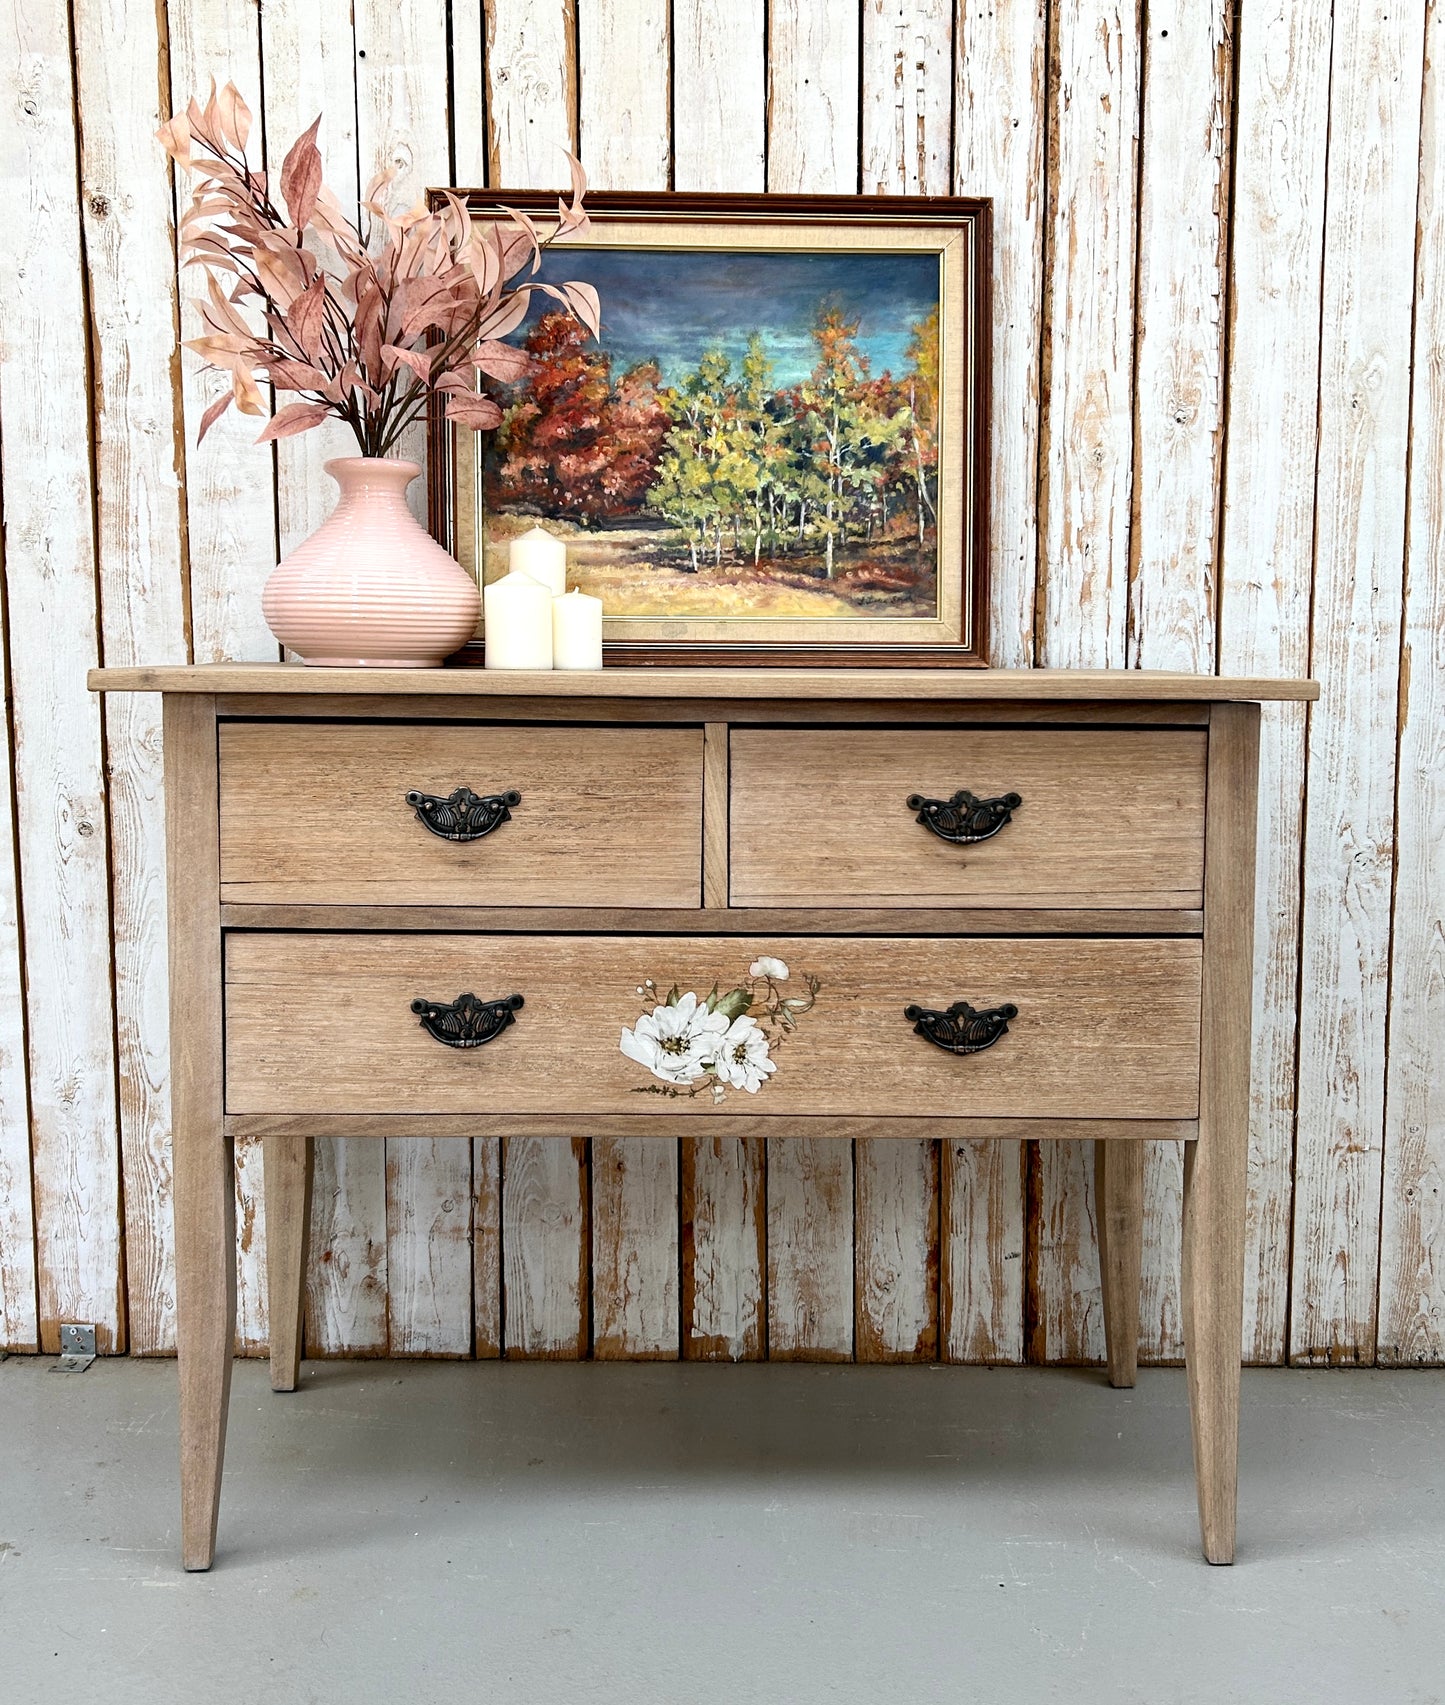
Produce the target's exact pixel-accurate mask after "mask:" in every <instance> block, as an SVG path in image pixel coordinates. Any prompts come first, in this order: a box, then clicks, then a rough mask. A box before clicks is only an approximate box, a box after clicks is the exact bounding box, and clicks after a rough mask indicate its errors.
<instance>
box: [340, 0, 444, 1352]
mask: <svg viewBox="0 0 1445 1705" xmlns="http://www.w3.org/2000/svg"><path fill="white" fill-rule="evenodd" d="M355 20H356V22H355V29H356V48H357V54H356V59H355V65H356V142H357V153H358V158H359V162H360V176H361V177H362V179H363V180H369V179H370V177H371V175H372V173H373V172H374V171H375V170H376V169H377V167H378V166H380V165H383V164H384V165H389V166H394V167H396V168H397V170H398V176H397V178H396V180H395V182H394V183H393V184H392V185H391V187H390V189H389V191H388V194H389V195H390V196H391V197H392V198H393V199H394V201H395V202H396V203H397V204H398V205H401V206H407V205H410V204H411V203H413V202H416V201H418V200H419V199H420V198H421V196H422V194H423V192H424V191H425V190H426V188H427V187H428V185H432V184H438V183H443V182H446V181H448V180H449V179H450V177H451V139H450V137H449V135H448V132H447V119H446V102H445V100H444V99H443V98H442V96H443V92H444V91H445V89H446V86H447V9H446V4H445V0H412V3H410V4H408V5H406V6H402V7H398V6H395V5H389V4H385V3H384V0H361V3H359V4H357V5H356V7H355ZM363 54H364V57H363ZM424 447H425V431H424V429H423V428H422V427H421V426H417V427H415V428H413V429H412V431H411V432H410V434H408V436H407V437H406V438H405V439H404V440H403V441H402V442H401V443H400V444H399V445H398V451H399V453H400V454H401V455H403V456H406V457H409V458H410V459H412V460H414V461H416V462H418V463H422V462H424V461H425V459H426V458H425V453H424ZM422 483H423V482H418V483H417V485H415V486H413V488H412V490H411V492H410V493H409V494H408V496H409V499H410V501H412V502H413V504H414V505H415V504H419V503H420V502H422V501H423V493H422V491H421V485H422ZM399 1146H400V1148H401V1150H402V1152H401V1153H395V1152H393V1145H392V1144H391V1143H388V1146H387V1155H386V1249H387V1262H386V1266H387V1295H388V1308H387V1341H388V1343H389V1344H390V1345H391V1347H392V1349H393V1351H396V1350H397V1349H398V1348H399V1347H402V1346H405V1347H406V1348H405V1353H407V1354H422V1353H428V1352H430V1351H435V1352H437V1353H441V1354H453V1355H455V1354H463V1353H467V1352H468V1351H469V1350H470V1346H471V1334H472V1255H471V1249H470V1236H471V1196H472V1181H471V1148H470V1145H469V1144H466V1143H445V1142H433V1141H431V1140H430V1139H428V1138H423V1137H417V1138H410V1139H407V1140H405V1141H403V1142H401V1143H400V1145H399ZM373 1164H375V1162H373Z"/></svg>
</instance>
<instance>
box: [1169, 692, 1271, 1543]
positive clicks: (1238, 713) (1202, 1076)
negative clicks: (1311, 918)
mask: <svg viewBox="0 0 1445 1705" xmlns="http://www.w3.org/2000/svg"><path fill="white" fill-rule="evenodd" d="M1258 760H1259V706H1258V705H1215V706H1214V707H1213V708H1212V710H1211V712H1210V718H1209V774H1208V785H1207V800H1208V803H1207V806H1206V816H1205V848H1204V983H1203V1028H1202V1031H1201V1038H1200V1061H1199V1140H1198V1141H1197V1142H1193V1143H1189V1144H1187V1145H1186V1147H1185V1151H1184V1250H1183V1256H1184V1270H1183V1310H1184V1359H1185V1364H1186V1366H1187V1368H1188V1372H1189V1415H1190V1421H1191V1423H1192V1425H1193V1429H1194V1477H1195V1483H1196V1487H1197V1490H1198V1494H1199V1526H1200V1531H1201V1535H1202V1538H1203V1543H1204V1555H1205V1557H1206V1558H1208V1560H1209V1561H1210V1562H1211V1563H1232V1562H1233V1561H1234V1529H1235V1507H1236V1501H1237V1483H1238V1463H1239V1361H1240V1339H1241V1336H1242V1332H1243V1325H1244V1216H1245V1184H1246V1168H1247V1160H1248V1150H1249V1056H1250V1008H1251V1002H1252V996H1253V964H1254V858H1255V797H1256V790H1257V778H1258Z"/></svg>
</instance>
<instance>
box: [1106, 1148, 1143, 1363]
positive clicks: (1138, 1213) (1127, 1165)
mask: <svg viewBox="0 0 1445 1705" xmlns="http://www.w3.org/2000/svg"><path fill="white" fill-rule="evenodd" d="M1145 1149H1146V1145H1145V1144H1143V1143H1110V1142H1095V1144H1094V1200H1095V1202H1096V1203H1097V1204H1098V1216H1099V1218H1098V1239H1099V1283H1100V1289H1101V1291H1102V1293H1103V1301H1104V1356H1105V1360H1106V1361H1107V1362H1108V1364H1109V1384H1110V1385H1113V1386H1118V1387H1128V1386H1131V1385H1133V1383H1134V1379H1135V1374H1136V1372H1137V1368H1138V1361H1139V1302H1140V1281H1141V1271H1142V1266H1143V1256H1144V1163H1145V1160H1146V1158H1147V1156H1146V1152H1145Z"/></svg>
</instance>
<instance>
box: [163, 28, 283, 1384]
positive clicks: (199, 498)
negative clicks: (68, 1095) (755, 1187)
mask: <svg viewBox="0 0 1445 1705" xmlns="http://www.w3.org/2000/svg"><path fill="white" fill-rule="evenodd" d="M167 23H168V37H169V50H170V72H171V80H170V102H171V111H172V112H175V111H180V110H184V108H185V106H186V104H187V102H189V101H190V99H191V98H192V96H194V95H199V96H200V97H201V98H202V99H204V98H205V94H206V90H207V88H208V87H209V85H210V80H211V78H212V77H213V76H214V75H216V72H217V69H218V67H219V68H220V71H221V76H222V77H223V78H224V77H229V78H230V79H231V80H232V81H233V82H234V83H235V84H236V86H237V87H238V88H239V89H240V90H241V92H242V94H243V95H245V96H246V98H247V99H248V100H251V101H255V100H256V98H257V96H258V94H259V91H260V88H261V57H260V36H259V8H258V7H256V6H254V5H251V4H248V3H245V0H226V3H225V4H216V5H209V6H195V5H183V4H180V3H178V0H173V3H172V4H171V5H170V6H169V8H168V11H167ZM261 141H262V139H261V136H260V126H259V123H258V124H257V125H256V126H255V127H254V128H253V131H252V135H251V138H250V144H249V154H250V157H251V159H252V161H253V163H255V164H258V165H259V164H261V163H262V146H261ZM173 175H174V177H175V183H176V198H177V205H178V208H179V209H181V210H183V209H184V208H185V206H186V205H187V204H188V202H189V200H190V195H191V189H192V182H191V180H190V179H188V178H187V177H185V176H184V174H179V173H176V174H173ZM180 285H181V289H180V294H181V302H182V306H181V336H182V338H187V339H188V338H194V337H198V336H200V335H201V333H202V332H203V331H204V327H203V326H202V324H201V322H200V319H199V316H198V315H197V313H196V310H195V308H194V307H192V306H191V305H190V304H191V302H192V300H193V299H194V298H195V297H197V296H198V295H199V294H200V293H201V292H200V280H199V278H198V275H197V274H196V272H195V271H194V270H191V271H188V272H185V273H183V274H182V275H181V280H180ZM227 383H228V380H227V378H226V376H225V375H223V374H219V373H206V372H202V371H201V366H200V360H199V357H197V356H196V355H194V354H193V353H191V352H190V351H185V352H184V353H183V354H182V356H181V404H182V416H183V420H184V425H185V436H184V442H183V444H182V445H181V446H179V448H178V455H179V456H181V457H183V461H184V466H183V478H184V483H185V511H186V524H185V539H184V548H185V553H186V576H187V581H186V583H187V586H188V587H189V596H190V610H189V617H190V631H191V649H192V652H193V654H194V656H195V659H196V661H197V662H198V663H215V662H220V661H223V660H224V661H228V662H229V661H234V660H236V659H241V658H245V659H256V660H265V661H269V662H275V661H276V660H277V658H278V656H279V648H278V647H277V644H276V641H275V639H274V638H273V637H272V635H271V632H270V630H269V629H268V628H267V626H266V624H265V622H264V621H263V620H262V617H261V587H262V585H263V584H264V582H265V580H266V577H267V575H269V574H270V572H271V570H272V568H274V567H275V564H276V509H275V502H276V495H275V456H274V451H273V449H272V448H271V447H269V446H267V447H263V448H260V449H258V448H256V446H255V444H254V440H255V437H256V434H257V432H258V431H259V430H260V426H261V423H260V422H259V421H257V420H256V419H254V418H253V417H252V416H249V415H242V414H240V413H238V412H237V411H236V410H235V409H231V410H229V411H228V412H227V413H226V414H225V415H223V416H222V417H221V419H220V420H218V421H217V422H216V424H215V425H214V426H213V427H212V428H211V430H210V431H209V432H208V433H207V434H206V441H205V443H204V444H197V443H196V433H197V431H198V430H199V427H200V419H201V415H202V414H203V412H204V411H205V410H206V408H207V407H209V405H210V404H211V402H212V401H213V400H214V399H215V398H216V397H217V396H219V395H220V394H221V392H222V391H223V390H224V389H225V387H226V385H227ZM235 1176H236V1221H237V1226H238V1229H239V1233H240V1235H239V1237H238V1240H237V1251H236V1261H237V1270H236V1344H237V1348H238V1349H239V1350H240V1351H241V1352H242V1353H244V1354H250V1355H260V1354H263V1353H264V1351H265V1349H266V1346H267V1337H268V1334H267V1326H266V1280H265V1274H266V1244H265V1221H264V1218H262V1217H261V1215H260V1214H259V1213H258V1212H257V1204H258V1203H259V1202H260V1201H261V1199H262V1195H263V1183H262V1165H261V1150H260V1147H259V1145H258V1144H255V1143H251V1142H247V1141H238V1142H237V1144H236V1162H235Z"/></svg>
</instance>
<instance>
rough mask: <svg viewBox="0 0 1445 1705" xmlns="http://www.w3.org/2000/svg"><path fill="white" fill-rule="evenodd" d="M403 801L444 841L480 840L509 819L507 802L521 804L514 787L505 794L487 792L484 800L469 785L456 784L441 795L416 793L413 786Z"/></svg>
mask: <svg viewBox="0 0 1445 1705" xmlns="http://www.w3.org/2000/svg"><path fill="white" fill-rule="evenodd" d="M406 802H407V804H408V805H410V806H411V807H412V808H413V810H414V811H415V812H416V814H417V817H418V818H419V819H420V821H421V822H423V823H425V824H426V826H427V828H428V829H430V830H431V832H432V833H433V834H434V835H440V836H441V838H442V839H443V840H444V841H479V840H481V838H482V836H483V835H490V834H491V832H492V830H493V829H496V828H500V826H501V825H502V824H503V823H508V822H510V821H511V818H512V813H511V812H510V811H509V810H508V809H507V807H508V806H509V805H520V804H521V803H522V796H521V794H520V793H518V792H517V790H516V788H514V787H509V788H508V789H507V791H506V792H505V793H489V794H488V795H487V796H486V798H485V799H483V798H480V797H479V796H478V795H477V794H475V793H473V792H472V790H471V788H469V787H459V788H458V789H457V790H456V792H455V793H449V794H447V796H446V797H445V798H443V797H442V796H441V795H440V794H439V793H419V792H418V791H417V790H416V789H415V788H413V789H412V790H411V792H410V793H409V794H407V796H406Z"/></svg>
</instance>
